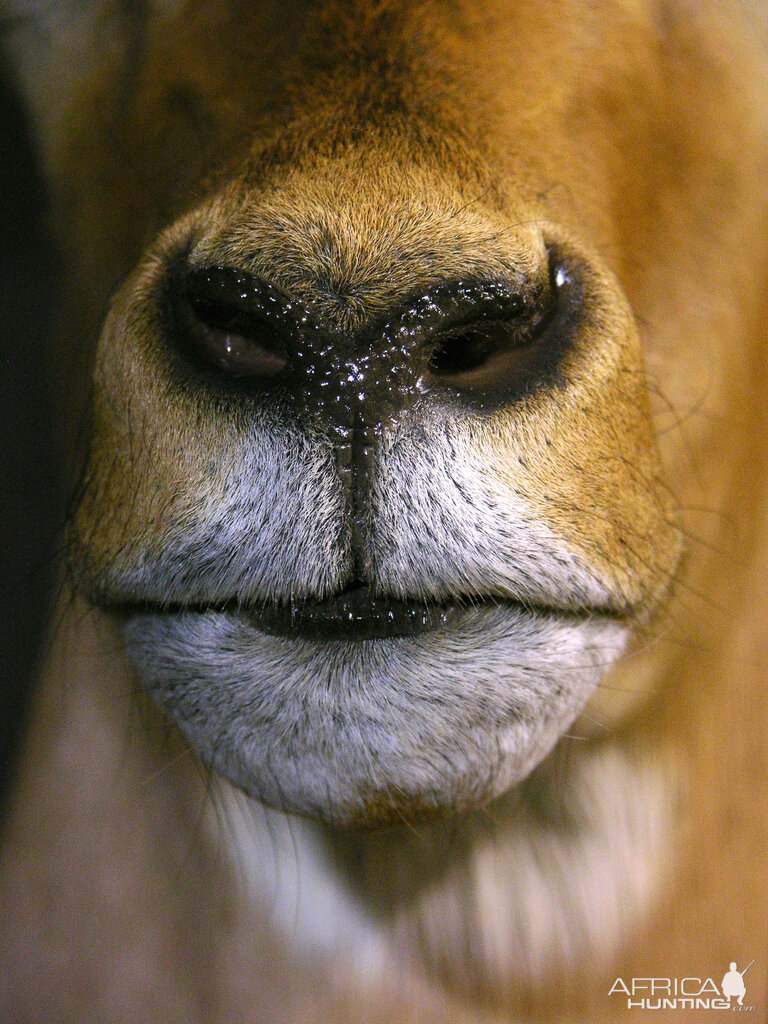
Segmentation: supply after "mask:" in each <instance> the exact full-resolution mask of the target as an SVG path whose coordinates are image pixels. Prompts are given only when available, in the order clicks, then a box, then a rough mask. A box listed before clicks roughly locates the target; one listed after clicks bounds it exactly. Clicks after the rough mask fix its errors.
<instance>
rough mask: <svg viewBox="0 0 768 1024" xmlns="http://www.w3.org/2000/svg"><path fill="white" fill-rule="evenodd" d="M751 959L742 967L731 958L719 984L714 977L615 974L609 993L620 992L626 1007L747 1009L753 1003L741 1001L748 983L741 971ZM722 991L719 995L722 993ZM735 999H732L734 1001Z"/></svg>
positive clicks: (637, 1008)
mask: <svg viewBox="0 0 768 1024" xmlns="http://www.w3.org/2000/svg"><path fill="white" fill-rule="evenodd" d="M754 962H755V961H754V960H750V962H749V963H748V964H747V966H746V967H745V968H744V970H743V971H740V970H739V969H738V964H737V963H736V962H735V961H731V964H730V968H729V970H728V971H727V973H726V974H725V976H724V978H723V981H722V984H721V985H718V984H717V982H716V981H715V980H714V978H711V977H705V978H700V977H695V976H690V977H686V978H651V977H646V978H630V979H628V980H626V981H625V980H624V979H623V978H617V979H616V980H615V981H614V983H613V985H612V986H611V988H610V990H609V992H608V995H611V996H612V995H623V996H626V999H627V1009H629V1010H742V1011H744V1012H750V1011H753V1010H754V1009H755V1007H754V1006H745V1005H744V996H745V995H746V992H747V986H746V985H745V983H744V975H745V974H746V973H747V971H748V970H749V968H750V967H751V966H752V964H753V963H754ZM721 992H722V995H721ZM734 1000H735V1002H734Z"/></svg>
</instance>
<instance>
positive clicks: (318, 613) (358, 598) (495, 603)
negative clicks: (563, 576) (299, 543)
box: [113, 582, 626, 641]
mask: <svg viewBox="0 0 768 1024" xmlns="http://www.w3.org/2000/svg"><path fill="white" fill-rule="evenodd" d="M491 607H504V608H508V609H517V610H519V611H521V612H525V613H527V614H529V615H534V614H538V615H546V616H552V615H557V616H558V617H564V616H567V617H568V618H570V619H592V618H596V617H598V618H601V619H603V618H614V619H624V618H626V615H625V614H623V613H619V612H617V611H615V610H611V609H605V608H586V607H582V608H566V607H556V606H554V605H543V604H536V603H533V602H524V601H517V600H514V599H512V598H507V597H503V596H495V595H491V594H487V595H477V594H472V595H469V594H461V595H457V596H455V597H451V598H447V599H443V600H434V599H433V600H430V599H427V598H416V597H411V598H399V597H395V596H393V595H391V594H380V593H376V592H375V591H374V590H373V589H372V588H371V587H370V586H368V585H367V584H365V583H362V582H358V583H355V584H352V585H350V586H348V587H346V588H345V589H344V590H342V591H340V592H338V593H336V594H333V595H331V596H330V597H326V598H323V599H316V598H303V599H300V600H294V601H285V602H278V601H269V600H265V601H261V602H258V603H257V602H254V601H252V600H250V601H242V600H238V599H233V600H229V601H222V602H216V601H213V602H190V603H184V602H169V603H162V602H152V601H137V602H130V601H129V602H125V603H121V604H120V606H119V607H118V608H113V610H115V611H118V612H119V613H120V614H122V615H123V616H125V617H132V616H134V615H141V614H159V615H174V614H180V613H189V612H191V613H199V614H206V613H224V614H228V615H233V616H237V617H238V618H240V619H244V620H245V621H247V622H249V623H251V624H252V625H253V626H255V627H256V628H257V629H259V630H261V631H262V632H265V633H270V634H272V635H273V636H281V637H286V638H289V639H294V640H298V639H307V640H351V641H361V640H376V639H388V638H394V637H409V636H418V635H420V634H422V633H428V632H430V631H432V630H436V629H438V628H440V627H442V626H446V625H448V624H450V623H451V622H452V621H453V620H454V619H455V618H456V617H457V616H459V615H460V614H462V613H465V612H467V611H470V610H472V609H476V608H491Z"/></svg>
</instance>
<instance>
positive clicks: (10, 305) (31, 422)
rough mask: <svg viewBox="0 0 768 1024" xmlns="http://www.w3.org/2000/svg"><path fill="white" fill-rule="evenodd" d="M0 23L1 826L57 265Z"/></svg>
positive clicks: (23, 683)
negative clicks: (4, 47)
mask: <svg viewBox="0 0 768 1024" xmlns="http://www.w3.org/2000/svg"><path fill="white" fill-rule="evenodd" d="M4 28H5V26H3V25H2V23H0V422H1V423H2V439H1V440H0V826H1V825H2V820H3V818H4V814H5V811H6V806H7V799H8V791H9V781H10V777H11V774H12V772H13V767H14V764H15V761H16V758H17V757H18V753H19V742H20V738H21V735H22V730H23V724H24V721H25V718H26V714H27V711H28V707H29V702H30V697H31V679H32V677H33V675H34V669H35V666H36V663H37V659H38V657H39V653H40V649H41V645H42V641H43V630H44V628H45V620H46V612H47V608H48V601H49V597H50V594H49V590H50V586H51V580H52V576H53V572H52V566H53V561H54V558H53V555H54V551H55V548H56V543H57V537H58V533H59V526H60V522H61V518H62V511H61V507H62V502H61V489H60V487H59V485H58V475H57V472H56V466H55V456H54V450H55V444H54V443H53V442H54V438H53V436H52V433H51V431H52V425H51V420H50V404H49V400H48V387H49V383H48V379H47V350H48V345H47V339H48V336H49V332H50V326H51V318H52V304H53V298H54V291H55V279H56V274H55V258H54V254H53V249H52V243H51V239H50V234H49V230H48V226H47V216H48V212H47V207H46V202H45V194H44V190H43V187H42V184H41V180H40V174H39V169H38V162H37V157H36V154H35V152H34V151H33V148H32V144H31V142H30V136H29V130H28V123H27V117H26V112H25V111H24V108H23V106H22V102H21V99H20V96H19V94H18V92H17V91H16V89H15V87H14V85H13V81H12V78H11V75H10V72H9V67H8V63H7V60H6V59H5V54H4V52H3V50H2V46H3V35H4V32H3V29H4Z"/></svg>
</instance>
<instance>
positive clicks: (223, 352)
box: [170, 262, 572, 533]
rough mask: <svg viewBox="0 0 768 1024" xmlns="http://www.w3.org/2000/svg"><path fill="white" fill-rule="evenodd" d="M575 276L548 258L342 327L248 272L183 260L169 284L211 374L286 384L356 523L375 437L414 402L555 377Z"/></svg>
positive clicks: (489, 401)
mask: <svg viewBox="0 0 768 1024" xmlns="http://www.w3.org/2000/svg"><path fill="white" fill-rule="evenodd" d="M570 283H571V278H570V277H569V276H568V275H565V274H564V273H563V271H562V269H560V270H557V268H556V267H555V265H554V264H553V263H552V262H550V268H549V273H548V274H545V275H544V276H543V278H542V279H540V280H538V281H536V282H526V283H523V284H522V285H521V284H520V283H519V282H518V283H516V284H515V285H512V284H510V283H508V282H505V281H503V280H496V281H472V280H466V281H456V282H450V283H446V284H441V285H438V286H436V287H430V288H425V289H423V290H420V291H418V292H416V293H415V294H414V295H412V296H411V297H410V298H409V299H408V300H407V301H405V302H403V303H402V304H400V305H398V306H397V307H396V308H394V309H393V310H392V311H391V312H390V313H389V315H387V316H386V317H385V318H382V319H379V320H376V321H372V322H371V323H370V324H369V325H367V326H365V327H364V328H362V329H360V330H358V331H356V332H354V333H343V332H341V331H338V330H334V329H333V328H332V327H329V326H328V325H327V324H324V323H322V322H321V321H319V320H318V319H317V318H316V317H315V316H314V315H313V312H312V309H311V307H309V306H306V305H302V304H300V303H298V302H296V301H294V300H293V299H291V298H290V297H289V296H287V295H286V294H285V293H283V292H281V291H279V290H278V289H276V288H275V287H273V286H272V285H270V284H268V283H267V282H265V281H263V280H260V279H258V278H256V277H253V276H251V275H249V274H246V273H243V272H241V271H239V270H236V269H233V268H231V267H221V266H214V267H203V268H195V269H189V268H184V269H183V270H182V272H180V273H176V274H175V275H174V276H173V280H172V283H171V286H170V295H171V298H170V306H171V310H172V317H171V333H172V335H173V340H174V342H175V344H176V345H177V346H178V348H179V349H180V350H182V351H183V352H184V353H185V354H186V355H187V357H188V358H190V359H191V360H193V361H195V362H196V363H197V364H199V365H202V366H205V367H207V369H208V372H209V373H211V372H212V373H213V374H214V375H216V376H218V377H219V378H221V379H223V380H229V381H234V380H237V381H238V382H240V384H245V385H246V386H250V387H253V388H258V389H264V388H266V389H268V390H270V391H271V390H274V391H279V392H280V393H281V394H282V395H283V397H284V398H285V399H286V400H287V401H288V402H289V403H290V405H291V406H292V407H293V408H294V410H295V412H296V413H297V414H298V416H299V418H300V419H303V420H304V421H306V422H311V423H312V424H313V425H314V426H315V427H318V428H320V429H321V430H322V431H323V432H324V433H326V434H327V435H328V436H329V438H330V439H331V440H332V442H333V444H334V448H335V451H336V459H337V463H338V468H339V474H340V477H341V480H342V483H343V485H344V487H345V489H346V490H347V492H348V494H349V500H350V504H351V507H352V510H353V519H354V518H355V516H356V515H357V512H356V511H355V510H358V511H359V510H360V509H361V508H362V505H363V504H364V502H361V498H360V495H361V493H362V492H363V491H365V490H366V486H367V484H366V481H367V477H368V474H369V472H370V468H371V465H372V461H373V458H374V452H375V447H376V443H377V438H378V436H379V435H380V433H381V431H382V430H383V429H384V427H385V426H386V424H387V423H388V422H391V420H392V419H393V418H394V417H396V416H398V415H399V414H401V413H402V412H403V410H405V409H407V408H408V407H409V406H411V405H413V403H414V402H416V401H417V400H418V399H419V398H421V397H428V396H429V395H430V393H432V394H434V395H435V396H438V395H442V396H443V397H445V398H446V399H448V398H449V397H450V399H451V400H453V401H456V400H458V401H460V402H462V403H469V404H473V405H478V406H480V407H482V408H487V407H489V406H494V405H497V404H499V403H504V404H508V403H510V402H512V401H514V400H515V399H516V398H519V397H520V396H521V395H522V394H524V393H526V392H527V391H529V390H530V389H531V388H532V387H536V386H539V384H540V383H541V382H542V380H544V379H546V378H547V377H548V376H551V375H552V367H553V366H554V365H555V364H556V363H557V359H556V358H555V356H556V355H557V352H556V350H558V349H560V348H561V347H562V339H563V337H564V336H565V333H566V332H564V331H563V330H562V327H563V322H564V319H567V317H566V316H565V306H567V305H568V304H564V303H563V301H562V292H563V289H564V285H565V284H570ZM571 305H572V304H571ZM558 323H559V328H560V329H555V330H553V329H552V328H553V325H555V327H557V324H558ZM360 514H361V515H362V512H360ZM358 526H359V528H360V529H362V525H361V524H358ZM354 530H355V527H354V526H353V533H354Z"/></svg>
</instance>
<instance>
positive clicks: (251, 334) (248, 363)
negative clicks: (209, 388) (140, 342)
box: [171, 267, 292, 378]
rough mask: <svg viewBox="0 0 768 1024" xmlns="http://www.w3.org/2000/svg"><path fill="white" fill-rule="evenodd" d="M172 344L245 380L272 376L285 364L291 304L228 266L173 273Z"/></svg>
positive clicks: (261, 283)
mask: <svg viewBox="0 0 768 1024" xmlns="http://www.w3.org/2000/svg"><path fill="white" fill-rule="evenodd" d="M171 309H172V331H173V335H174V341H175V343H176V344H177V345H178V346H179V347H180V348H181V349H182V350H183V351H184V352H185V353H186V354H187V355H188V356H190V357H192V358H193V359H194V360H195V361H197V362H202V363H203V364H205V365H207V366H208V367H211V368H213V369H217V370H219V371H222V372H224V373H226V374H228V375H229V376H233V377H244V378H271V377H276V376H277V375H278V374H279V373H280V372H281V371H282V370H283V369H284V368H285V366H286V365H287V363H288V358H289V353H288V345H287V338H288V335H289V333H290V331H291V329H292V323H291V320H290V315H289V313H290V302H289V301H288V300H287V298H286V297H285V296H283V295H282V294H280V293H279V292H277V290H276V289H274V288H273V287H272V286H271V285H268V284H266V283H265V282H262V281H259V280H258V279H256V278H253V277H251V276H249V275H245V274H241V273H239V272H238V271H236V270H233V269H232V268H229V267H205V268H201V269H196V270H191V271H189V270H187V271H186V272H184V273H183V274H177V275H176V276H175V277H174V278H173V280H172V284H171Z"/></svg>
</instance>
